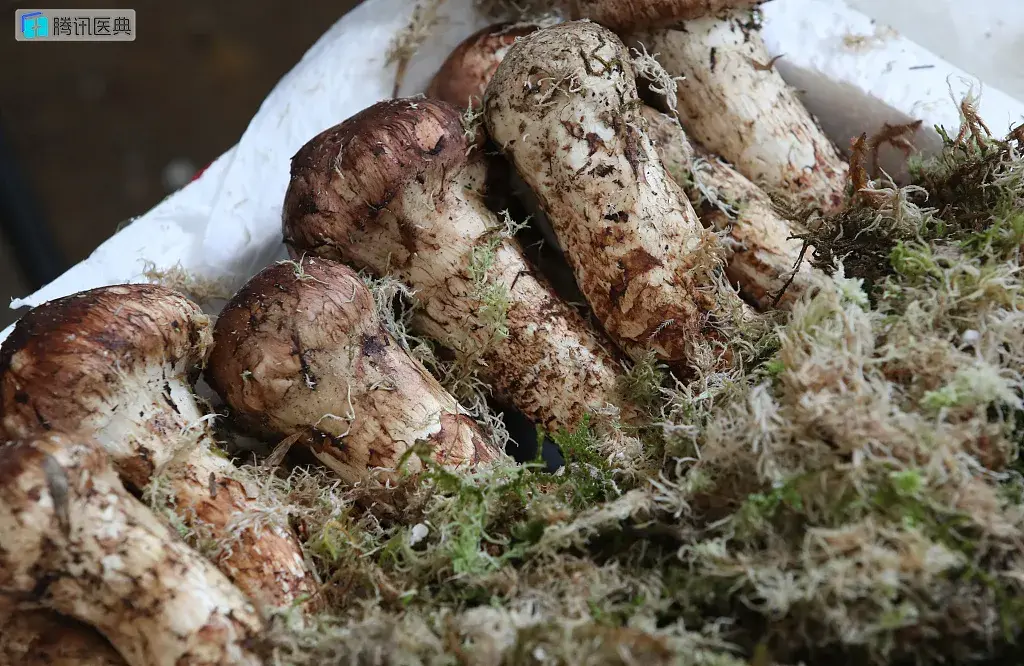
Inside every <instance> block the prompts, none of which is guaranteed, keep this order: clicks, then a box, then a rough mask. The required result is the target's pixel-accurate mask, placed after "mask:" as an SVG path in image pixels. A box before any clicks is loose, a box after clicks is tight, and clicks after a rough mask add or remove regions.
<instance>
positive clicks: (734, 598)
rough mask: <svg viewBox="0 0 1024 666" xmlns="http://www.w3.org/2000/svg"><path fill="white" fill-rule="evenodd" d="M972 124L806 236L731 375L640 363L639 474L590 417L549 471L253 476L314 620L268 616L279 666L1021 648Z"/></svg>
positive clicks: (1003, 179) (1001, 197)
mask: <svg viewBox="0 0 1024 666" xmlns="http://www.w3.org/2000/svg"><path fill="white" fill-rule="evenodd" d="M971 108H972V107H971V106H970V105H969V104H968V105H967V106H966V107H962V109H961V110H962V112H963V115H964V123H965V129H964V131H963V132H962V133H952V132H951V133H949V134H948V135H947V145H946V150H945V151H944V152H943V154H942V155H940V156H939V157H938V158H937V159H935V160H928V161H921V162H919V163H918V164H916V165H915V166H914V173H915V182H914V184H912V185H911V186H907V187H897V186H896V185H894V184H893V183H891V182H887V181H878V180H874V181H872V180H869V179H868V176H867V169H866V168H864V172H863V179H862V180H860V181H859V183H858V186H857V187H853V188H851V189H852V191H851V197H850V202H849V206H848V207H847V208H846V209H845V210H844V211H842V212H841V213H839V214H838V215H836V216H834V217H832V218H829V219H825V220H817V221H814V220H812V222H813V224H812V225H811V227H812V231H811V233H810V234H809V236H808V239H809V240H810V241H812V244H814V245H815V247H816V248H817V249H818V254H817V255H816V256H815V258H814V260H815V262H816V263H818V265H820V266H822V267H824V268H827V270H828V271H829V272H830V275H831V277H830V278H829V279H828V280H824V281H823V282H822V284H821V285H820V287H819V288H817V289H816V290H814V291H812V292H810V293H807V294H805V295H803V296H801V298H800V299H799V300H798V301H797V302H796V303H795V304H794V306H793V308H792V310H791V311H790V312H789V313H775V314H773V315H772V317H771V318H765V319H758V320H757V321H754V322H750V323H749V324H743V325H742V326H737V327H734V328H733V329H730V330H728V331H724V332H723V336H724V339H723V342H722V347H723V348H724V349H727V350H728V351H731V352H732V353H733V354H734V356H735V358H736V359H737V362H736V363H735V364H733V365H731V366H730V367H729V368H727V369H725V370H717V369H715V366H713V365H712V364H710V363H709V364H707V366H706V367H704V366H701V365H700V364H696V365H695V367H694V369H693V372H692V373H691V374H690V375H688V376H686V377H677V376H673V375H672V373H670V372H668V371H667V370H666V369H664V368H662V367H660V366H659V365H658V364H656V363H654V361H653V358H651V359H642V360H641V361H640V362H637V363H634V364H632V365H631V366H629V367H628V369H627V371H626V372H625V376H624V379H623V384H622V386H621V389H622V390H623V391H624V392H625V393H626V394H627V395H629V396H630V397H631V398H633V400H634V401H635V402H638V403H641V404H643V405H644V407H645V409H646V410H647V415H648V423H646V424H642V427H640V428H638V434H639V435H640V438H641V440H642V441H643V443H644V446H645V447H646V450H645V456H644V459H645V465H647V464H649V465H650V466H649V467H646V466H644V467H637V468H636V469H631V470H629V473H625V472H624V470H623V469H621V468H620V467H619V466H618V465H619V462H618V461H617V460H616V459H615V458H614V457H613V456H609V454H608V453H606V446H605V438H606V436H607V433H608V432H612V431H614V430H615V428H617V427H618V426H617V424H615V419H614V418H613V416H614V415H611V416H609V415H608V414H606V413H604V411H602V410H601V409H598V408H595V410H594V413H593V414H592V415H591V416H590V417H589V418H587V419H586V420H584V421H583V422H582V423H580V424H579V426H578V427H577V428H576V429H574V430H572V431H561V432H558V433H555V434H554V435H553V439H554V441H555V442H556V444H557V445H558V446H559V448H560V449H561V451H562V453H563V455H564V458H565V461H566V464H565V466H564V467H563V468H562V469H561V470H559V471H558V472H557V473H554V474H551V473H546V472H545V471H543V468H542V467H541V466H540V465H522V466H520V465H515V464H512V463H510V462H507V461H502V462H499V463H497V464H494V465H491V466H486V467H480V468H477V469H472V470H452V469H447V468H443V467H439V466H437V465H436V464H434V463H433V462H432V458H431V457H430V456H429V451H427V450H426V449H424V448H422V447H421V446H417V447H414V448H413V450H412V451H411V452H410V453H409V456H410V459H411V456H416V457H417V458H419V459H420V460H421V461H422V464H421V465H416V466H413V465H409V466H407V467H408V468H409V469H406V468H402V469H399V470H394V471H391V472H390V473H387V474H385V473H384V472H383V471H382V472H379V473H377V472H375V473H374V474H372V475H371V476H370V477H369V478H368V479H367V480H365V481H364V482H361V483H360V484H357V485H355V486H352V487H342V486H340V485H339V484H338V483H337V482H336V481H334V480H332V478H331V477H330V475H329V474H327V473H325V472H322V471H318V470H313V469H307V468H304V467H301V466H299V467H291V468H288V467H281V468H273V469H271V468H269V467H264V466H261V467H252V466H246V467H245V469H244V470H243V471H244V473H245V474H246V475H250V476H251V478H252V479H253V482H254V483H255V488H256V491H258V492H256V491H254V492H255V494H257V495H258V496H259V497H260V498H261V499H260V506H261V507H262V508H261V509H260V514H261V515H263V514H267V515H275V516H287V520H288V523H289V524H290V525H292V526H293V527H295V528H296V529H297V531H298V532H299V534H301V535H302V539H303V543H304V549H305V553H306V557H307V560H308V561H309V562H310V563H311V566H312V567H313V569H314V571H315V573H316V575H317V576H318V578H319V580H321V581H323V586H322V588H321V590H320V592H319V594H320V595H323V596H324V597H325V601H326V602H327V609H326V611H325V612H324V614H323V615H321V616H317V617H315V618H312V619H310V620H309V621H308V623H306V624H302V623H299V622H296V621H295V619H294V617H293V615H289V614H287V613H282V614H280V615H277V616H275V617H274V618H273V620H272V626H271V630H270V631H269V632H268V635H267V636H266V646H265V647H266V649H267V651H268V653H269V656H270V658H271V659H272V660H273V661H272V662H271V663H281V664H312V663H317V664H320V663H403V664H492V663H505V664H520V663H522V664H534V663H538V664H539V663H545V664H547V663H550V664H576V663H593V664H620V663H637V662H638V661H644V662H650V663H652V664H654V663H656V664H662V663H664V664H669V663H671V664H723V665H725V664H729V665H735V664H741V663H749V664H757V666H762V665H765V664H775V663H780V664H781V663H801V662H803V663H817V662H823V661H837V662H839V663H857V664H883V663H911V662H913V663H919V664H936V663H949V662H958V663H959V662H962V663H967V662H978V661H984V660H986V659H988V660H997V659H999V658H1001V657H1005V656H1006V655H1008V654H1011V653H1012V650H1013V649H1014V646H1015V644H1016V642H1017V641H1019V640H1020V638H1021V627H1022V626H1024V625H1022V621H1024V607H1022V604H1021V602H1020V599H1021V598H1022V597H1024V589H1022V588H1024V583H1022V581H1024V555H1022V554H1021V552H1020V547H1019V544H1020V543H1021V539H1022V537H1024V505H1022V497H1024V490H1022V488H1024V481H1022V479H1024V473H1022V470H1024V467H1022V463H1021V457H1020V455H1019V448H1020V445H1021V443H1022V442H1024V434H1022V433H1024V406H1022V396H1024V282H1022V279H1021V267H1020V259H1019V246H1020V239H1021V233H1022V224H1024V223H1022V221H1021V214H1020V210H1022V209H1024V206H1021V205H1020V204H1021V187H1020V177H1019V174H1020V155H1019V150H1020V148H1019V140H1018V139H1017V138H1015V135H1014V136H1011V137H1009V138H1008V139H1006V140H995V139H992V138H991V137H989V136H988V134H987V133H986V131H985V129H984V126H983V125H982V124H981V123H980V121H978V120H976V119H975V118H973V117H972V116H971V113H970V109H971ZM965 109H966V110H965ZM896 129H898V128H896ZM890 134H891V135H892V137H896V138H898V132H896V130H895V129H893V131H891V132H890ZM892 137H891V138H892ZM893 140H895V139H893ZM871 145H872V144H871V142H870V141H869V140H868V139H867V138H865V141H864V146H865V147H866V148H865V149H866V150H867V149H870V146H871ZM855 162H856V160H855ZM854 166H855V167H856V166H857V165H856V164H855V165H854ZM856 170H857V169H856V168H855V171H856ZM858 178H860V176H858ZM979 188H980V189H982V190H984V191H983V192H979V191H977V190H978V189H979ZM963 201H970V202H971V203H970V205H969V206H967V205H961V204H960V203H959V202H963ZM510 228H511V227H510V223H509V222H508V221H507V219H506V224H505V225H504V226H503V227H502V228H498V229H495V230H493V231H492V232H491V233H489V234H488V235H487V236H486V237H485V238H484V239H482V240H481V242H480V244H479V245H478V247H477V248H476V250H475V251H474V254H473V256H472V258H471V261H470V264H471V265H470V277H471V278H472V283H473V285H474V290H475V292H474V293H475V296H476V297H477V299H478V300H479V302H480V304H481V311H484V312H486V317H487V319H486V320H487V322H488V324H487V326H488V328H490V329H491V331H492V332H493V333H494V335H496V336H497V335H500V334H501V330H502V323H503V315H502V313H503V312H507V309H506V310H503V307H505V306H503V305H502V303H503V300H502V293H501V291H500V288H499V287H498V286H497V285H496V281H495V280H494V279H493V278H494V275H493V274H494V270H493V269H494V258H495V253H496V252H497V251H498V248H499V247H500V243H501V242H502V239H503V238H504V237H505V236H506V235H508V234H509V230H510ZM851 252H852V253H853V254H850V253H851ZM372 291H374V293H375V298H376V299H377V307H378V310H379V311H380V313H381V315H382V318H383V319H384V320H385V322H386V323H385V325H386V326H388V327H389V330H391V331H392V332H393V333H394V334H395V335H396V337H398V338H399V339H401V340H403V344H404V345H406V346H407V348H409V349H410V350H413V351H414V352H415V351H416V350H423V352H422V353H423V355H424V356H423V358H425V359H427V362H428V364H429V367H430V369H431V370H432V371H433V372H434V373H435V374H436V375H437V376H438V377H440V378H441V379H442V381H443V383H445V384H446V385H447V386H450V387H452V389H453V390H457V391H460V393H459V396H460V398H462V399H463V401H464V404H466V405H467V406H468V407H469V408H470V409H471V410H474V413H475V414H476V415H477V416H478V418H484V417H483V416H482V415H485V414H487V411H486V405H485V403H486V401H485V400H484V397H485V396H486V392H487V390H488V387H487V386H485V385H483V384H481V383H479V381H478V380H475V379H474V373H473V372H472V370H473V367H472V366H471V365H467V364H463V365H460V362H459V361H455V362H452V361H451V360H450V359H446V358H438V357H437V356H436V355H434V354H433V352H432V349H431V348H430V347H429V345H426V344H424V343H422V342H420V341H418V340H416V339H415V338H413V337H411V336H408V334H407V333H405V323H406V322H407V321H408V318H409V316H410V313H411V312H414V309H415V307H416V305H415V295H414V294H410V293H408V291H407V290H404V289H403V288H402V287H401V286H400V285H398V284H395V283H385V282H372ZM506 298H507V297H506ZM488 308H489V309H488ZM707 351H708V355H709V356H710V355H711V354H713V353H717V352H719V351H721V350H720V349H718V348H715V349H710V348H709V349H708V350H707ZM481 405H483V406H481ZM498 429H500V428H498ZM412 468H415V469H416V470H418V471H410V469H412ZM993 663H995V662H993Z"/></svg>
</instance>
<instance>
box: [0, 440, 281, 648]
mask: <svg viewBox="0 0 1024 666" xmlns="http://www.w3.org/2000/svg"><path fill="white" fill-rule="evenodd" d="M0 479H2V483H0V544H3V547H2V548H0V589H3V590H4V592H5V594H10V595H13V596H14V597H15V598H19V599H23V600H26V601H31V602H37V603H41V604H42V605H44V606H45V607H48V608H50V609H52V610H55V611H57V612H59V613H63V614H66V615H69V616H71V617H73V618H75V619H77V620H80V621H81V622H84V623H86V624H88V625H91V626H93V627H95V628H96V629H98V630H99V631H100V633H102V634H103V635H104V636H106V638H107V639H108V640H109V641H110V642H111V644H112V645H114V647H115V648H117V650H118V652H120V653H121V655H122V656H123V657H124V658H125V660H126V661H127V662H128V663H129V664H130V665H131V666H144V665H145V666H180V665H181V664H193V665H196V666H228V665H236V664H237V665H245V666H249V665H252V666H255V665H256V664H260V663H262V660H261V659H260V658H259V656H258V655H257V654H256V653H255V652H254V651H253V647H252V646H253V645H254V644H255V642H256V640H257V638H258V637H259V635H260V632H261V631H262V630H263V622H262V620H261V619H260V617H259V615H258V614H257V613H256V611H255V609H254V608H253V606H252V604H251V602H250V601H249V600H248V599H246V598H245V597H244V596H243V595H242V593H241V592H240V591H239V590H238V589H237V588H235V587H234V586H233V585H232V584H231V583H230V582H229V581H228V579H227V578H225V577H224V575H223V574H221V573H220V572H219V571H217V569H216V568H215V567H214V566H213V565H212V564H211V563H210V562H208V561H207V560H206V559H205V558H203V557H202V556H201V555H199V554H198V553H196V552H195V551H194V550H192V549H191V548H189V547H188V546H187V545H186V544H185V543H184V541H182V540H181V538H180V537H179V535H178V534H177V532H175V531H174V530H173V529H172V528H171V527H170V526H169V525H168V524H167V523H166V522H165V521H163V520H161V519H159V518H158V517H157V516H156V515H155V514H153V513H152V512H151V511H150V510H149V509H148V508H147V507H146V506H145V505H144V504H142V503H141V502H140V501H139V500H137V499H135V498H134V497H132V496H131V495H130V494H129V493H128V491H127V490H125V488H124V486H123V485H122V483H121V481H120V479H118V476H117V474H116V473H115V471H114V469H113V467H112V466H111V465H110V461H109V457H108V456H107V455H106V453H105V452H104V451H103V449H102V448H101V447H100V446H98V445H97V444H94V443H90V442H87V441H83V440H80V439H77V438H69V437H64V436H61V435H56V434H51V435H48V436H44V437H40V438H34V439H28V440H19V441H14V442H9V443H6V444H3V445H0Z"/></svg>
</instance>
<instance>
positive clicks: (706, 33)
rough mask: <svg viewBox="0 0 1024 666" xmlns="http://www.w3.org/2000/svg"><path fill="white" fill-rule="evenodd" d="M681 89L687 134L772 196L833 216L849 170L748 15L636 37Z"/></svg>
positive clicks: (730, 14) (678, 97)
mask: <svg viewBox="0 0 1024 666" xmlns="http://www.w3.org/2000/svg"><path fill="white" fill-rule="evenodd" d="M627 42H631V43H633V44H637V45H640V44H642V45H643V46H644V47H645V48H646V49H647V51H648V52H650V53H652V54H655V57H656V58H657V60H658V62H659V63H661V65H662V66H663V67H664V68H665V70H666V71H667V72H668V73H669V74H670V75H672V76H677V77H684V78H683V80H681V81H678V87H677V95H676V100H677V102H678V111H679V114H680V118H681V120H682V121H683V126H684V127H685V128H686V131H687V133H688V134H689V135H690V137H692V138H693V139H694V140H695V141H696V142H698V143H700V144H701V145H702V146H704V147H705V148H707V149H708V150H709V151H711V152H712V153H715V154H718V155H721V156H722V157H724V158H725V159H727V160H728V161H729V162H731V163H732V164H733V165H734V166H735V167H736V170H737V171H739V172H740V173H742V174H743V175H744V176H746V177H747V178H749V179H750V180H752V181H754V182H755V183H757V184H758V185H760V186H762V187H763V188H765V189H766V190H768V191H770V192H772V193H773V194H776V193H778V194H784V195H788V196H789V197H792V198H794V199H795V201H797V202H799V203H800V204H801V205H805V206H814V207H817V208H820V209H822V210H826V211H832V210H834V209H836V208H838V207H839V206H841V205H842V204H843V200H844V196H845V186H846V173H847V171H848V167H847V165H846V163H845V162H844V161H843V159H842V157H841V156H840V155H839V152H838V151H837V150H836V148H835V146H834V145H833V144H832V142H831V141H830V140H829V139H828V137H827V136H825V133H824V132H823V131H822V130H821V128H820V127H819V126H818V124H817V122H816V121H815V119H814V118H813V117H812V116H811V114H810V112H809V111H807V109H806V108H804V106H803V104H801V102H800V100H799V99H798V97H797V95H796V92H795V91H794V90H793V89H792V88H791V87H790V86H789V85H788V84H787V83H786V82H785V81H783V79H782V76H781V75H780V74H779V73H778V71H776V69H775V67H774V60H773V59H772V56H771V55H770V54H769V53H768V49H767V48H766V47H765V44H764V41H763V40H762V39H761V35H760V33H759V32H758V26H757V25H756V24H755V22H754V18H753V16H752V14H751V12H749V11H741V10H733V11H729V12H723V13H720V14H718V15H715V16H709V17H705V18H699V19H695V20H692V21H687V22H686V23H685V24H683V25H682V26H680V27H679V29H676V30H653V31H649V32H641V33H636V34H633V35H631V37H630V38H629V39H627Z"/></svg>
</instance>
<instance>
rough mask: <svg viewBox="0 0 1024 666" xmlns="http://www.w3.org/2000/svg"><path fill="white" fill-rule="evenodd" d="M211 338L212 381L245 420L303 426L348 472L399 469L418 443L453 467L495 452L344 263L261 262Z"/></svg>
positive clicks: (256, 425) (264, 427)
mask: <svg viewBox="0 0 1024 666" xmlns="http://www.w3.org/2000/svg"><path fill="white" fill-rule="evenodd" d="M300 271H301V272H300ZM214 337H215V340H216V345H215V346H214V351H213V353H212V354H211V356H210V362H209V366H208V368H207V371H206V377H207V380H208V381H209V383H210V385H211V386H212V387H213V388H214V390H216V391H217V392H218V393H219V394H220V395H221V397H222V398H223V399H224V401H225V402H226V403H227V404H228V405H230V406H231V407H232V409H233V410H234V414H235V416H236V417H237V419H238V421H239V423H240V424H242V425H243V427H245V428H247V429H248V430H250V431H253V432H255V433H257V434H261V435H264V436H274V437H286V436H288V435H291V434H295V433H299V434H300V435H301V436H302V440H301V441H302V442H304V443H305V444H307V445H308V446H310V448H311V450H312V451H313V453H314V454H315V455H316V456H317V457H318V458H319V459H320V460H321V461H322V462H323V463H324V464H325V465H327V466H329V467H331V468H332V469H334V470H335V471H336V472H338V473H339V474H340V475H341V476H342V477H343V478H346V479H349V480H354V479H357V478H359V477H360V476H363V475H365V473H366V470H367V469H368V468H370V467H394V466H395V465H396V464H397V462H398V461H399V459H400V457H401V456H402V454H403V453H404V452H405V451H406V450H407V449H408V448H409V447H411V446H412V445H414V444H415V443H416V442H418V441H424V442H426V443H427V444H428V445H430V446H431V447H432V448H433V452H434V457H435V459H437V460H438V461H439V462H442V463H445V464H475V463H479V462H487V461H490V460H494V459H495V458H497V457H498V455H499V453H498V452H497V450H496V449H495V448H494V447H493V446H492V445H490V444H489V443H487V441H486V440H485V439H484V437H483V435H482V434H481V433H480V432H479V430H478V429H477V426H476V424H475V423H474V422H473V420H472V419H470V418H469V417H468V416H466V415H464V414H460V413H459V408H458V404H457V403H456V401H455V399H454V398H452V397H451V396H450V395H449V394H448V393H447V392H446V391H445V390H444V389H443V388H442V387H441V385H440V384H438V383H437V381H436V380H435V379H434V378H433V377H431V376H430V375H429V374H428V373H427V372H426V370H425V369H424V368H423V366H422V365H420V364H419V363H418V362H416V361H415V360H413V359H412V358H411V357H410V356H409V355H408V354H407V353H406V352H405V350H404V349H403V348H402V347H401V346H400V345H399V344H398V343H397V342H396V341H395V340H394V338H392V336H391V335H390V334H389V333H388V332H387V331H386V330H385V329H384V328H383V327H382V326H381V323H380V320H379V319H378V317H377V314H376V310H375V308H374V302H373V296H372V295H371V294H370V292H369V290H368V289H367V288H366V286H365V285H364V284H363V281H362V280H361V279H360V278H359V276H358V275H356V274H355V272H354V271H352V269H350V268H348V267H347V266H344V265H343V264H338V263H334V262H330V261H326V260H322V259H314V258H310V259H304V260H302V261H301V262H300V263H299V264H293V263H291V262H282V263H279V264H276V265H273V266H269V267H267V268H265V269H264V270H263V271H261V272H260V273H258V274H257V275H256V276H254V277H253V278H252V279H251V280H250V281H249V282H248V283H247V284H246V285H245V286H244V287H243V288H242V289H241V290H240V291H239V292H238V294H236V295H235V297H234V298H233V299H232V300H231V302H230V303H228V305H227V306H226V307H225V308H224V311H223V312H222V313H221V315H220V317H219V318H218V321H217V326H216V329H215V333H214ZM413 462H415V461H413Z"/></svg>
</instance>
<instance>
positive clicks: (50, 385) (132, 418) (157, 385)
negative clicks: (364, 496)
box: [0, 284, 315, 607]
mask: <svg viewBox="0 0 1024 666" xmlns="http://www.w3.org/2000/svg"><path fill="white" fill-rule="evenodd" d="M211 344H212V335H211V331H210V321H209V318H208V317H207V316H206V315H205V314H203V312H202V310H200V308H199V307H198V306H197V305H196V304H194V303H192V302H191V301H190V300H188V299H187V298H185V297H184V296H183V295H181V294H179V293H177V292H175V291H173V290H170V289H167V288H165V287H160V286H157V285H144V284H132V285H117V286H110V287H101V288H98V289H92V290H89V291H85V292H81V293H79V294H74V295H71V296H66V297H64V298H59V299H56V300H53V301H50V302H48V303H44V304H43V305H40V306H39V307H37V308H34V309H33V310H31V311H29V312H28V313H27V314H26V315H25V316H24V317H22V319H21V320H20V321H19V322H18V323H17V325H16V326H15V328H14V331H13V332H12V333H11V335H10V337H9V338H7V339H6V340H5V341H4V342H3V345H2V346H0V409H2V424H3V428H4V431H5V432H6V434H7V436H8V437H9V438H12V439H15V438H27V437H37V436H42V435H46V434H49V433H52V432H58V433H63V434H66V435H70V436H75V437H81V438H86V439H95V440H96V441H97V442H99V443H100V444H101V445H102V446H103V448H104V449H105V450H106V451H107V453H108V454H109V455H110V457H111V460H112V461H113V463H114V465H115V467H116V468H117V470H118V472H119V473H120V475H121V478H122V479H123V480H124V481H125V483H126V484H127V485H128V486H129V487H132V488H134V489H135V490H142V489H144V488H146V486H147V485H148V484H150V482H151V481H152V480H153V479H154V477H160V483H161V484H162V486H163V487H166V488H167V489H168V490H167V495H168V497H167V504H168V506H169V507H171V508H172V509H173V510H174V511H175V512H176V513H177V514H178V516H179V517H180V518H181V519H182V520H183V521H184V524H185V525H188V526H189V527H190V528H192V529H194V530H196V531H200V532H201V533H202V534H204V535H206V536H208V537H210V538H212V539H214V540H216V541H217V542H218V543H219V544H220V545H221V549H220V550H219V551H218V552H217V553H216V554H215V556H214V557H215V559H216V560H217V562H218V564H219V565H220V566H221V568H222V569H223V570H224V571H225V572H226V573H227V574H228V576H229V577H231V579H232V580H233V581H235V582H236V583H237V584H238V585H240V586H241V587H242V588H243V589H244V590H245V592H246V593H247V594H250V595H251V596H252V597H253V599H255V600H257V601H258V602H260V603H261V605H266V606H272V607H278V606H290V605H292V604H293V603H296V602H297V601H298V600H299V599H301V598H303V597H305V596H307V595H311V594H312V592H313V591H314V589H315V588H314V587H313V582H312V580H311V579H310V578H309V576H308V575H307V572H306V567H305V563H304V560H303V557H302V552H301V549H300V547H299V544H298V542H297V541H296V539H295V536H294V535H293V534H292V533H291V531H290V530H289V529H288V528H287V526H286V525H284V524H280V522H281V521H274V520H271V521H265V520H261V521H259V524H258V525H256V526H250V527H247V528H245V529H242V528H240V527H237V526H235V525H234V521H236V520H237V519H238V518H239V517H240V516H242V515H245V514H247V512H248V513H250V514H251V512H252V511H253V507H252V502H251V500H249V498H248V493H247V491H246V488H245V487H244V485H243V483H241V482H240V481H239V480H238V478H237V470H236V468H235V466H234V465H233V464H232V463H231V461H230V460H228V459H227V458H226V457H225V456H224V454H223V453H221V452H219V450H218V449H217V447H216V445H215V444H214V443H213V439H212V434H211V432H210V428H209V424H208V422H207V419H205V418H204V413H203V411H202V409H201V408H200V406H199V404H198V403H197V401H196V398H195V395H194V394H193V392H192V388H193V385H194V382H195V379H196V377H197V375H198V373H199V370H200V368H201V366H202V365H203V364H204V363H205V362H206V357H207V355H208V353H209V349H210V346H211Z"/></svg>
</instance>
